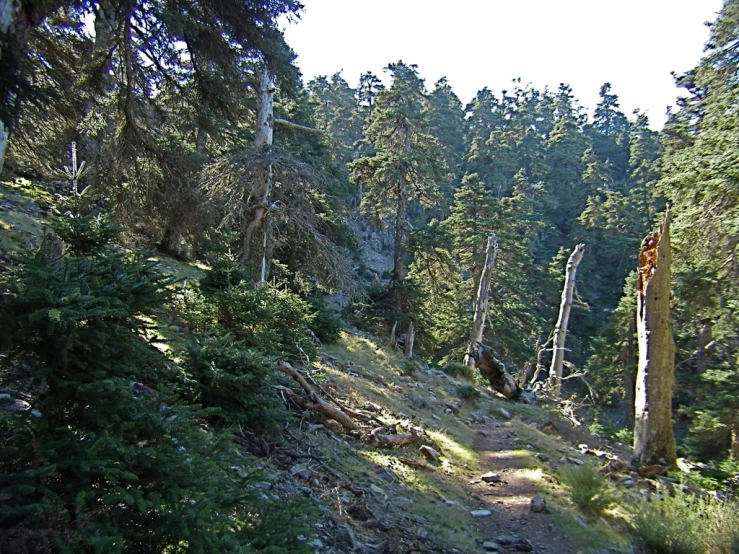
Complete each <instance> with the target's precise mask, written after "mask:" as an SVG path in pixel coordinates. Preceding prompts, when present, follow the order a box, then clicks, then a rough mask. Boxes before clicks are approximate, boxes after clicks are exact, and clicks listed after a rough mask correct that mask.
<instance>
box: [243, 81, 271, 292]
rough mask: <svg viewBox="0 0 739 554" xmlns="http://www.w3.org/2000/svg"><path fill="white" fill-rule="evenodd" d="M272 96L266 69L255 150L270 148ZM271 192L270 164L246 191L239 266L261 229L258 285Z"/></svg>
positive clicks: (264, 270) (264, 259)
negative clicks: (246, 214)
mask: <svg viewBox="0 0 739 554" xmlns="http://www.w3.org/2000/svg"><path fill="white" fill-rule="evenodd" d="M274 96H275V74H274V73H272V72H271V71H269V70H265V71H264V74H263V76H262V84H261V86H260V89H259V105H258V110H257V129H256V135H255V137H254V146H255V147H256V148H269V147H270V146H271V145H272V138H273V135H274ZM271 189H272V164H269V163H268V164H267V165H266V166H265V167H263V168H261V169H260V170H257V171H254V175H253V178H252V183H251V190H250V192H249V200H248V203H249V204H251V205H253V206H254V212H253V215H252V216H251V218H249V217H247V218H246V219H245V225H244V231H243V233H244V236H243V241H244V245H243V253H242V255H241V263H242V264H246V263H247V262H248V261H249V258H250V256H251V245H252V239H253V238H254V232H255V231H256V230H257V229H262V230H263V235H264V236H263V238H262V243H263V248H262V260H261V264H260V282H261V283H263V282H264V280H265V279H266V273H267V255H266V248H265V247H264V245H266V242H267V238H266V233H267V212H268V209H269V193H270V191H271Z"/></svg>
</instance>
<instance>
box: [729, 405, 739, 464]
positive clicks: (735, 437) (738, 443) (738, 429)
mask: <svg viewBox="0 0 739 554" xmlns="http://www.w3.org/2000/svg"><path fill="white" fill-rule="evenodd" d="M731 459H732V460H734V461H735V462H739V415H736V416H734V425H732V427H731Z"/></svg>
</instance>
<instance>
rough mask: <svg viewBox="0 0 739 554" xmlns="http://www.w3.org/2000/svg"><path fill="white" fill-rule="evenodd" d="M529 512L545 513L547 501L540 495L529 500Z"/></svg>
mask: <svg viewBox="0 0 739 554" xmlns="http://www.w3.org/2000/svg"><path fill="white" fill-rule="evenodd" d="M531 511H532V512H535V513H541V512H546V511H547V501H546V499H545V498H544V497H543V496H542V495H540V494H537V495H536V496H535V497H534V498H532V499H531Z"/></svg>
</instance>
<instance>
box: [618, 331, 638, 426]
mask: <svg viewBox="0 0 739 554" xmlns="http://www.w3.org/2000/svg"><path fill="white" fill-rule="evenodd" d="M635 321H636V320H632V321H631V322H629V337H628V339H626V340H625V341H624V343H623V344H622V345H621V365H622V367H623V370H622V378H623V386H624V416H625V420H626V426H627V427H633V426H634V392H635V387H636V366H635V364H634V362H635V360H634V338H633V336H634V325H635Z"/></svg>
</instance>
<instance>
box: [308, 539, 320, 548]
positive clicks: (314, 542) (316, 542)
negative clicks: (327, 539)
mask: <svg viewBox="0 0 739 554" xmlns="http://www.w3.org/2000/svg"><path fill="white" fill-rule="evenodd" d="M308 546H311V547H313V548H317V549H318V550H323V543H322V542H321V539H313V540H312V541H310V542H309V543H308Z"/></svg>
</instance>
